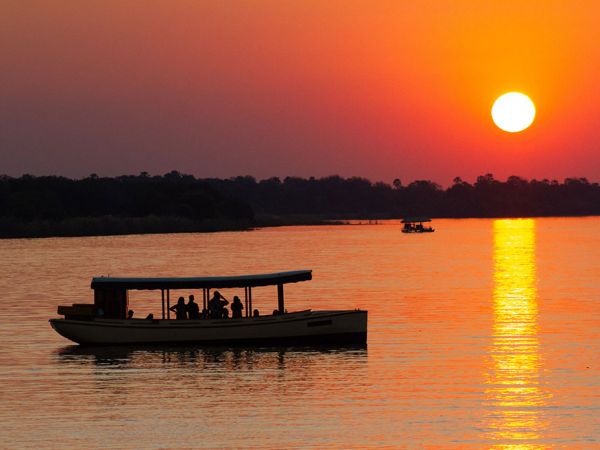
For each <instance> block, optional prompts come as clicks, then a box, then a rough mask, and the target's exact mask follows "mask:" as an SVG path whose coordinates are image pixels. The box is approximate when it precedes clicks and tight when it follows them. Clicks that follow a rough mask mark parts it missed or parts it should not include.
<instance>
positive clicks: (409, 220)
mask: <svg viewBox="0 0 600 450" xmlns="http://www.w3.org/2000/svg"><path fill="white" fill-rule="evenodd" d="M415 222H419V223H420V222H431V219H430V218H429V217H405V218H404V219H402V223H415Z"/></svg>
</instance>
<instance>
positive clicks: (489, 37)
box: [0, 0, 600, 185]
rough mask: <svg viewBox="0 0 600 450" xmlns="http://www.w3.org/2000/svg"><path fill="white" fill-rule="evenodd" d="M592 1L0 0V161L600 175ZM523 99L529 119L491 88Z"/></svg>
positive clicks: (198, 170)
mask: <svg viewBox="0 0 600 450" xmlns="http://www.w3.org/2000/svg"><path fill="white" fill-rule="evenodd" d="M598 23H600V2H597V1H592V0H590V1H576V0H575V1H566V0H565V1H552V0H544V1H523V0H503V1H472V0H464V1H458V0H456V1H450V0H438V1H414V0H413V1H383V0H381V1H377V2H372V1H351V0H328V1H308V0H302V1H299V0H298V1H294V0H288V1H284V0H273V1H267V0H256V1H234V0H225V1H223V0H220V1H201V0H197V1H196V0H187V1H184V0H177V1H160V0H157V1H150V0H149V1H140V0H86V1H80V0H70V1H54V0H46V1H28V0H15V1H13V0H1V1H0V61H1V62H2V64H1V66H0V173H5V174H8V175H12V176H18V175H21V174H23V173H31V174H35V175H46V174H56V175H66V176H70V177H82V176H87V175H89V174H91V173H97V174H99V175H109V176H112V175H120V174H137V173H139V172H141V171H148V172H150V173H152V174H162V173H165V172H168V171H170V170H179V171H181V172H185V173H191V174H193V175H196V176H199V177H229V176H236V175H254V176H256V177H257V178H266V177H271V176H279V177H285V176H288V175H295V176H304V177H306V176H317V177H320V176H325V175H331V174H339V175H342V176H354V175H357V176H364V177H367V178H370V179H372V180H383V181H386V182H391V181H392V180H393V179H394V178H400V179H401V180H402V181H403V182H410V181H412V180H415V179H431V180H433V181H437V182H439V183H441V184H443V185H447V184H448V183H450V182H451V180H452V179H453V178H454V177H455V176H461V177H463V178H464V179H465V180H467V181H474V178H475V177H476V176H477V175H480V174H484V173H487V172H491V173H493V174H494V175H495V176H496V177H497V178H505V177H506V176H508V175H520V176H523V177H526V178H538V179H541V178H550V179H552V178H556V179H559V180H562V179H563V178H565V177H570V176H577V177H580V176H581V177H588V178H589V179H590V180H592V181H600V176H599V174H600V154H599V152H598V150H599V147H600V146H599V144H598V143H599V142H600V123H599V117H600V82H599V81H598V80H599V74H600V45H598V43H599V42H600V26H598ZM508 91H520V92H523V93H525V94H527V95H529V96H530V97H531V99H532V100H533V101H534V102H535V104H536V108H537V116H536V120H535V122H534V123H533V125H532V126H531V128H529V129H527V130H525V131H524V132H521V133H514V134H513V133H506V132H504V131H501V130H500V129H498V128H497V127H496V126H495V125H494V123H493V121H492V120H491V116H490V108H491V106H492V104H493V102H494V100H495V99H496V98H497V97H498V96H499V95H501V94H503V93H505V92H508Z"/></svg>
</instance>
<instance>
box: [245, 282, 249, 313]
mask: <svg viewBox="0 0 600 450" xmlns="http://www.w3.org/2000/svg"><path fill="white" fill-rule="evenodd" d="M244 304H245V306H246V317H248V316H249V315H250V314H249V313H248V286H244Z"/></svg>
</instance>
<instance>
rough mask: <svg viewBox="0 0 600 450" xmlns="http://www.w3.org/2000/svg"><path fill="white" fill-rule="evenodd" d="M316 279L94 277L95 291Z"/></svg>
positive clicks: (300, 275)
mask: <svg viewBox="0 0 600 450" xmlns="http://www.w3.org/2000/svg"><path fill="white" fill-rule="evenodd" d="M311 279H312V270H294V271H291V272H277V273H265V274H260V275H239V276H233V277H185V278H114V277H94V278H92V286H91V287H92V289H203V288H208V289H215V288H218V289H225V288H241V287H256V286H272V285H277V284H285V283H297V282H299V281H308V280H311Z"/></svg>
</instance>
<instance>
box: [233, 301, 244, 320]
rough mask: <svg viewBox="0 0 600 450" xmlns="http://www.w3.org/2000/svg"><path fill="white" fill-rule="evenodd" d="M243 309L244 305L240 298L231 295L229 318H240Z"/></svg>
mask: <svg viewBox="0 0 600 450" xmlns="http://www.w3.org/2000/svg"><path fill="white" fill-rule="evenodd" d="M243 309H244V305H242V302H241V300H240V298H239V297H238V296H237V295H236V296H234V297H233V303H231V318H232V319H241V318H242V311H243Z"/></svg>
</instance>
